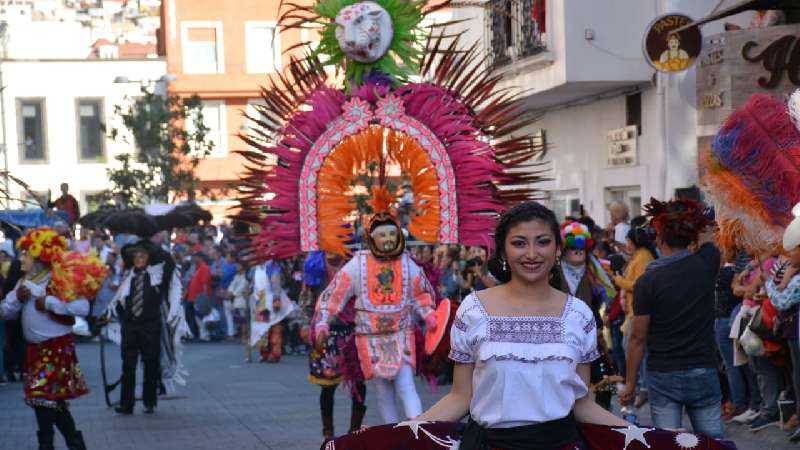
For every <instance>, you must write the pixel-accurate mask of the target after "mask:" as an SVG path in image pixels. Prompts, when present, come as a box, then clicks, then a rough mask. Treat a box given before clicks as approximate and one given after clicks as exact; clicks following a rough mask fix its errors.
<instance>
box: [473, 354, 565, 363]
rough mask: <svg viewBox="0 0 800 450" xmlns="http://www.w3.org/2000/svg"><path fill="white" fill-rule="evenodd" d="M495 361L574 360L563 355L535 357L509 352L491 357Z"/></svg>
mask: <svg viewBox="0 0 800 450" xmlns="http://www.w3.org/2000/svg"><path fill="white" fill-rule="evenodd" d="M489 359H494V360H495V361H518V362H524V363H540V362H544V361H568V362H570V363H572V362H574V361H573V360H572V358H570V357H569V356H561V355H550V356H544V357H539V356H534V357H533V358H525V357H523V356H517V355H515V354H513V353H509V354H507V355H492V357H491V358H489Z"/></svg>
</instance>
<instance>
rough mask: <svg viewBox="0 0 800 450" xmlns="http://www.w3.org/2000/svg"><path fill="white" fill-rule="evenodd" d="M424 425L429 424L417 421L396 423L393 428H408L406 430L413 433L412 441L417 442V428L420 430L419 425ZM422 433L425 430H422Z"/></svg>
mask: <svg viewBox="0 0 800 450" xmlns="http://www.w3.org/2000/svg"><path fill="white" fill-rule="evenodd" d="M426 423H430V422H425V421H417V420H406V421H405V422H400V423H398V424H397V425H395V426H394V427H395V428H400V427H408V428H410V429H411V432H412V433H414V439H417V440H419V428H420V425H424V424H426ZM422 431H425V429H424V428H423V429H422Z"/></svg>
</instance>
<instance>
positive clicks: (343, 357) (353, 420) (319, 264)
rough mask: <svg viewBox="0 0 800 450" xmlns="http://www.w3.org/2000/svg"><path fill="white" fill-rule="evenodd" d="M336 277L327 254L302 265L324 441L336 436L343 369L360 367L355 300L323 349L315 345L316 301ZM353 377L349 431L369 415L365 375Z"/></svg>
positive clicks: (303, 306)
mask: <svg viewBox="0 0 800 450" xmlns="http://www.w3.org/2000/svg"><path fill="white" fill-rule="evenodd" d="M335 274H336V272H335V271H332V270H329V268H328V267H327V264H326V262H325V253H324V252H321V251H316V252H311V253H309V254H308V256H307V257H306V260H305V263H304V264H303V292H302V293H301V294H300V298H301V301H300V303H301V304H300V309H301V310H302V314H303V315H304V316H306V315H307V317H308V318H307V326H308V327H309V330H308V333H307V335H308V337H309V343H310V344H311V345H312V347H313V348H312V350H311V352H310V353H309V355H308V366H309V375H308V380H309V381H310V382H311V383H313V384H316V385H317V386H319V387H320V388H321V391H320V399H319V403H320V415H321V417H322V435H323V437H324V438H325V439H330V438H332V437H333V436H334V426H333V403H334V402H333V399H334V392H335V390H336V387H337V386H338V385H339V383H341V382H342V373H343V372H344V367H345V366H347V365H350V366H352V365H353V363H355V364H358V357H357V356H356V346H355V335H354V333H353V331H354V328H355V324H354V320H355V309H354V308H353V303H352V301H351V302H349V303H348V304H347V306H345V310H344V311H343V312H342V314H340V315H339V316H338V317H337V319H338V320H336V321H335V322H334V323H332V324H331V325H330V327H329V335H328V338H327V339H326V340H325V342H324V344H323V345H322V346H321V347H317V346H316V345H315V341H316V333H315V332H314V329H313V325H314V323H315V318H314V311H315V310H316V305H317V300H318V299H319V297H320V294H321V293H322V291H323V290H324V289H325V287H326V286H327V283H326V282H327V280H328V279H330V278H332V277H333V276H334V275H335ZM353 378H354V377H350V379H349V380H348V383H350V384H351V386H350V389H349V391H350V398H351V402H352V406H351V410H350V429H349V431H350V432H353V431H356V430H358V429H360V428H361V424H362V421H363V420H364V414H366V412H367V407H366V406H365V404H364V403H365V401H366V393H367V387H366V385H365V384H364V379H363V374H362V376H358V377H355V378H357V379H353Z"/></svg>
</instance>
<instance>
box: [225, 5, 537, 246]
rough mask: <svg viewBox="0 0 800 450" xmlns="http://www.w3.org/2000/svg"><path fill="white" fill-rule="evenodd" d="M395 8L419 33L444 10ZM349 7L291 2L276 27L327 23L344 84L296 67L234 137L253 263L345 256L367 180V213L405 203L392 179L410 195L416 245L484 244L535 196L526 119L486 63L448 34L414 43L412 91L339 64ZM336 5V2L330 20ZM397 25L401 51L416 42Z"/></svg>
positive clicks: (318, 69)
mask: <svg viewBox="0 0 800 450" xmlns="http://www.w3.org/2000/svg"><path fill="white" fill-rule="evenodd" d="M393 1H394V0H387V1H386V2H377V3H379V4H380V5H383V6H384V7H386V9H387V11H389V13H390V15H392V18H393V20H395V15H394V13H392V9H393V8H394V6H391V5H395V6H396V7H397V8H400V9H403V8H413V9H414V10H415V11H416V12H414V14H413V17H410V18H408V19H409V20H410V21H411V22H413V23H414V24H418V23H419V21H418V17H419V16H420V14H421V15H422V16H424V14H426V13H427V12H430V11H433V10H434V9H436V8H438V7H439V6H441V5H438V6H436V7H435V8H434V7H429V6H426V5H425V4H424V3H422V2H398V3H392V2H393ZM354 3H355V2H352V1H349V0H344V1H342V0H335V1H334V0H330V1H328V0H322V1H320V2H319V3H317V4H316V5H315V6H309V7H305V6H297V5H291V6H290V7H289V9H288V10H287V11H284V12H283V14H282V16H281V23H280V24H279V26H280V27H299V26H302V25H303V24H309V23H312V22H314V21H322V23H323V24H324V25H325V28H324V29H323V33H322V37H323V43H321V44H320V47H319V48H318V52H317V53H324V55H325V56H327V57H328V58H333V59H328V60H327V61H328V63H335V64H339V63H342V64H344V66H345V67H346V70H347V71H348V77H347V81H346V83H347V85H343V86H334V85H332V84H329V83H328V79H329V78H328V75H327V74H326V73H325V70H324V69H323V66H322V64H321V63H320V61H319V59H317V57H316V56H317V55H316V54H311V55H309V56H308V57H306V58H304V59H300V60H298V59H293V60H292V62H291V64H290V65H289V67H288V68H287V70H286V73H284V74H282V75H280V76H278V77H274V78H272V79H271V85H270V86H268V87H266V88H264V89H262V97H263V103H264V104H263V105H261V106H257V107H256V110H257V112H258V113H257V114H256V115H255V116H252V117H250V119H251V120H252V122H253V125H254V126H253V135H251V136H244V135H242V136H241V138H242V139H243V140H244V141H245V142H247V143H248V144H249V145H250V147H251V149H250V150H248V151H243V152H240V153H241V154H242V155H243V156H244V157H245V158H246V159H247V161H248V164H247V165H246V170H245V173H244V174H243V177H242V184H241V186H240V188H239V191H240V194H241V195H240V197H239V201H240V204H241V209H240V213H239V214H238V215H237V216H236V217H235V218H236V219H239V220H243V221H245V222H249V223H252V224H255V225H257V226H258V229H259V230H258V231H257V232H256V233H255V234H254V235H253V236H252V240H251V249H250V252H251V253H250V257H251V258H253V259H254V260H260V261H263V260H266V259H270V258H284V257H288V256H292V255H296V254H298V253H300V252H302V251H315V250H323V251H326V252H329V253H335V254H339V255H347V254H348V253H349V251H348V247H347V245H348V243H349V242H351V241H352V240H353V238H354V229H355V222H356V219H357V218H358V217H359V216H363V215H364V213H363V212H361V211H358V209H359V204H360V202H361V200H360V199H361V197H363V196H365V195H366V196H371V195H372V194H371V193H372V192H373V191H372V190H371V189H370V186H372V185H374V184H372V182H366V181H365V180H368V179H371V180H374V179H376V178H377V179H378V180H379V182H378V183H377V186H379V187H381V189H379V190H377V191H374V192H375V194H377V195H374V197H376V198H373V199H372V200H373V203H374V202H375V201H377V202H378V203H382V204H383V205H384V206H385V205H386V204H387V203H388V204H390V205H391V206H392V209H397V208H396V205H398V204H400V199H399V198H398V197H397V193H396V192H398V191H395V190H392V189H388V187H389V181H393V182H394V183H396V184H398V185H399V184H401V183H403V184H406V185H407V186H408V190H407V189H404V190H403V192H409V190H410V193H411V196H410V198H411V200H410V201H411V204H410V205H407V203H406V204H405V206H406V208H407V209H408V214H409V218H410V223H409V224H408V231H409V233H410V234H411V235H413V236H414V238H416V239H419V240H422V241H425V242H429V243H436V242H440V243H462V244H466V245H478V246H486V247H491V246H492V240H491V239H490V238H489V234H490V232H491V230H492V229H493V228H494V224H495V220H496V218H497V216H498V214H499V213H501V212H502V211H504V210H505V209H507V208H509V207H510V206H511V205H513V204H515V203H516V202H519V201H524V200H529V199H531V198H533V197H534V196H535V195H536V193H537V192H538V191H537V190H536V189H534V188H533V187H531V185H532V184H534V183H536V182H538V181H541V180H542V179H543V172H544V171H543V170H540V169H538V168H537V167H536V166H537V164H532V163H530V161H531V157H532V156H533V155H534V154H536V153H538V152H540V151H542V150H543V149H542V148H541V147H537V146H536V145H535V144H534V142H535V141H534V140H533V139H532V136H531V135H529V134H527V133H526V132H524V131H523V130H524V129H525V127H527V126H528V125H530V124H531V123H532V122H533V120H534V119H533V118H531V117H530V116H529V115H527V114H526V113H525V111H526V110H525V107H524V105H523V104H522V102H521V100H520V99H519V98H518V97H517V96H516V94H515V92H514V91H509V90H501V89H497V86H498V83H499V82H500V80H501V76H500V75H495V74H493V73H492V72H491V69H490V68H487V67H486V66H485V65H484V64H483V61H482V54H481V51H480V49H479V46H478V45H474V46H472V47H470V48H468V49H466V50H463V49H461V42H460V39H459V38H458V37H453V36H448V39H447V44H445V36H444V35H443V34H439V35H438V36H437V37H435V38H431V39H430V40H428V41H427V42H417V43H416V44H415V45H417V46H418V47H413V46H412V47H413V48H421V49H425V50H426V51H425V53H424V54H422V55H421V59H420V60H419V61H418V67H419V73H418V74H419V75H420V76H421V79H422V80H424V81H421V82H407V81H406V79H405V78H404V76H402V74H401V73H400V72H397V71H396V70H394V69H392V68H388V67H387V66H383V65H381V64H382V63H381V62H380V61H378V62H377V63H374V64H372V65H371V66H369V67H367V66H363V65H359V64H356V63H354V61H352V60H350V59H345V60H342V56H341V54H339V53H337V51H336V50H335V49H334V47H335V43H336V42H337V41H335V40H334V39H332V36H335V33H336V25H335V24H334V23H333V22H332V21H331V17H335V16H336V14H338V13H337V12H335V9H336V8H340V7H342V6H345V5H351V4H354ZM401 3H402V4H401ZM445 3H447V2H445ZM332 4H336V5H337V6H336V8H333V10H330V11H329V10H328V9H327V8H328V6H327V5H332ZM287 5H288V3H287ZM387 5H388V6H387ZM412 19H413V20H412ZM400 20H401V19H396V21H395V22H394V27H395V35H394V39H395V40H397V39H401V40H402V41H404V42H405V39H408V36H411V35H410V34H409V35H406V37H405V38H402V36H403V35H404V34H403V32H400V31H398V30H401V28H403V27H405V25H403V27H401V25H400V22H399V21H400ZM404 23H405V22H404ZM409 26H410V25H409ZM416 26H417V25H414V27H416ZM391 48H392V47H390V51H389V52H388V53H387V55H386V56H385V57H386V58H389V59H392V60H393V61H395V60H397V58H399V61H401V62H402V63H404V66H405V67H415V66H417V64H416V63H417V61H416V59H415V57H414V56H413V55H407V54H403V52H401V51H397V52H395V54H394V56H392V55H391ZM410 48H411V47H410ZM410 51H411V50H409V52H410ZM415 51H416V50H415ZM337 58H338V59H337ZM386 61H388V59H387V60H386ZM387 64H388V63H387ZM387 80H388V81H387ZM387 180H388V181H387ZM384 188H385V189H384Z"/></svg>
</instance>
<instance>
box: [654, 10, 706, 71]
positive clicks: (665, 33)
mask: <svg viewBox="0 0 800 450" xmlns="http://www.w3.org/2000/svg"><path fill="white" fill-rule="evenodd" d="M692 22H693V20H692V19H691V18H690V17H689V16H685V15H683V14H667V15H664V16H661V17H658V18H656V19H655V20H654V21H653V22H651V23H650V26H649V27H647V32H646V33H645V35H644V42H643V44H642V47H643V50H644V56H645V59H646V60H647V62H648V63H649V64H650V65H651V66H653V67H654V68H655V69H656V70H658V71H660V72H681V71H684V70H686V69H688V68H689V67H691V66H692V64H694V63H695V61H696V60H697V57H698V56H699V55H700V50H701V49H702V47H703V36H702V34H701V33H700V29H699V27H692V28H688V29H686V30H683V31H680V32H676V31H675V30H677V29H678V28H681V27H683V26H684V25H688V24H690V23H692Z"/></svg>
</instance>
